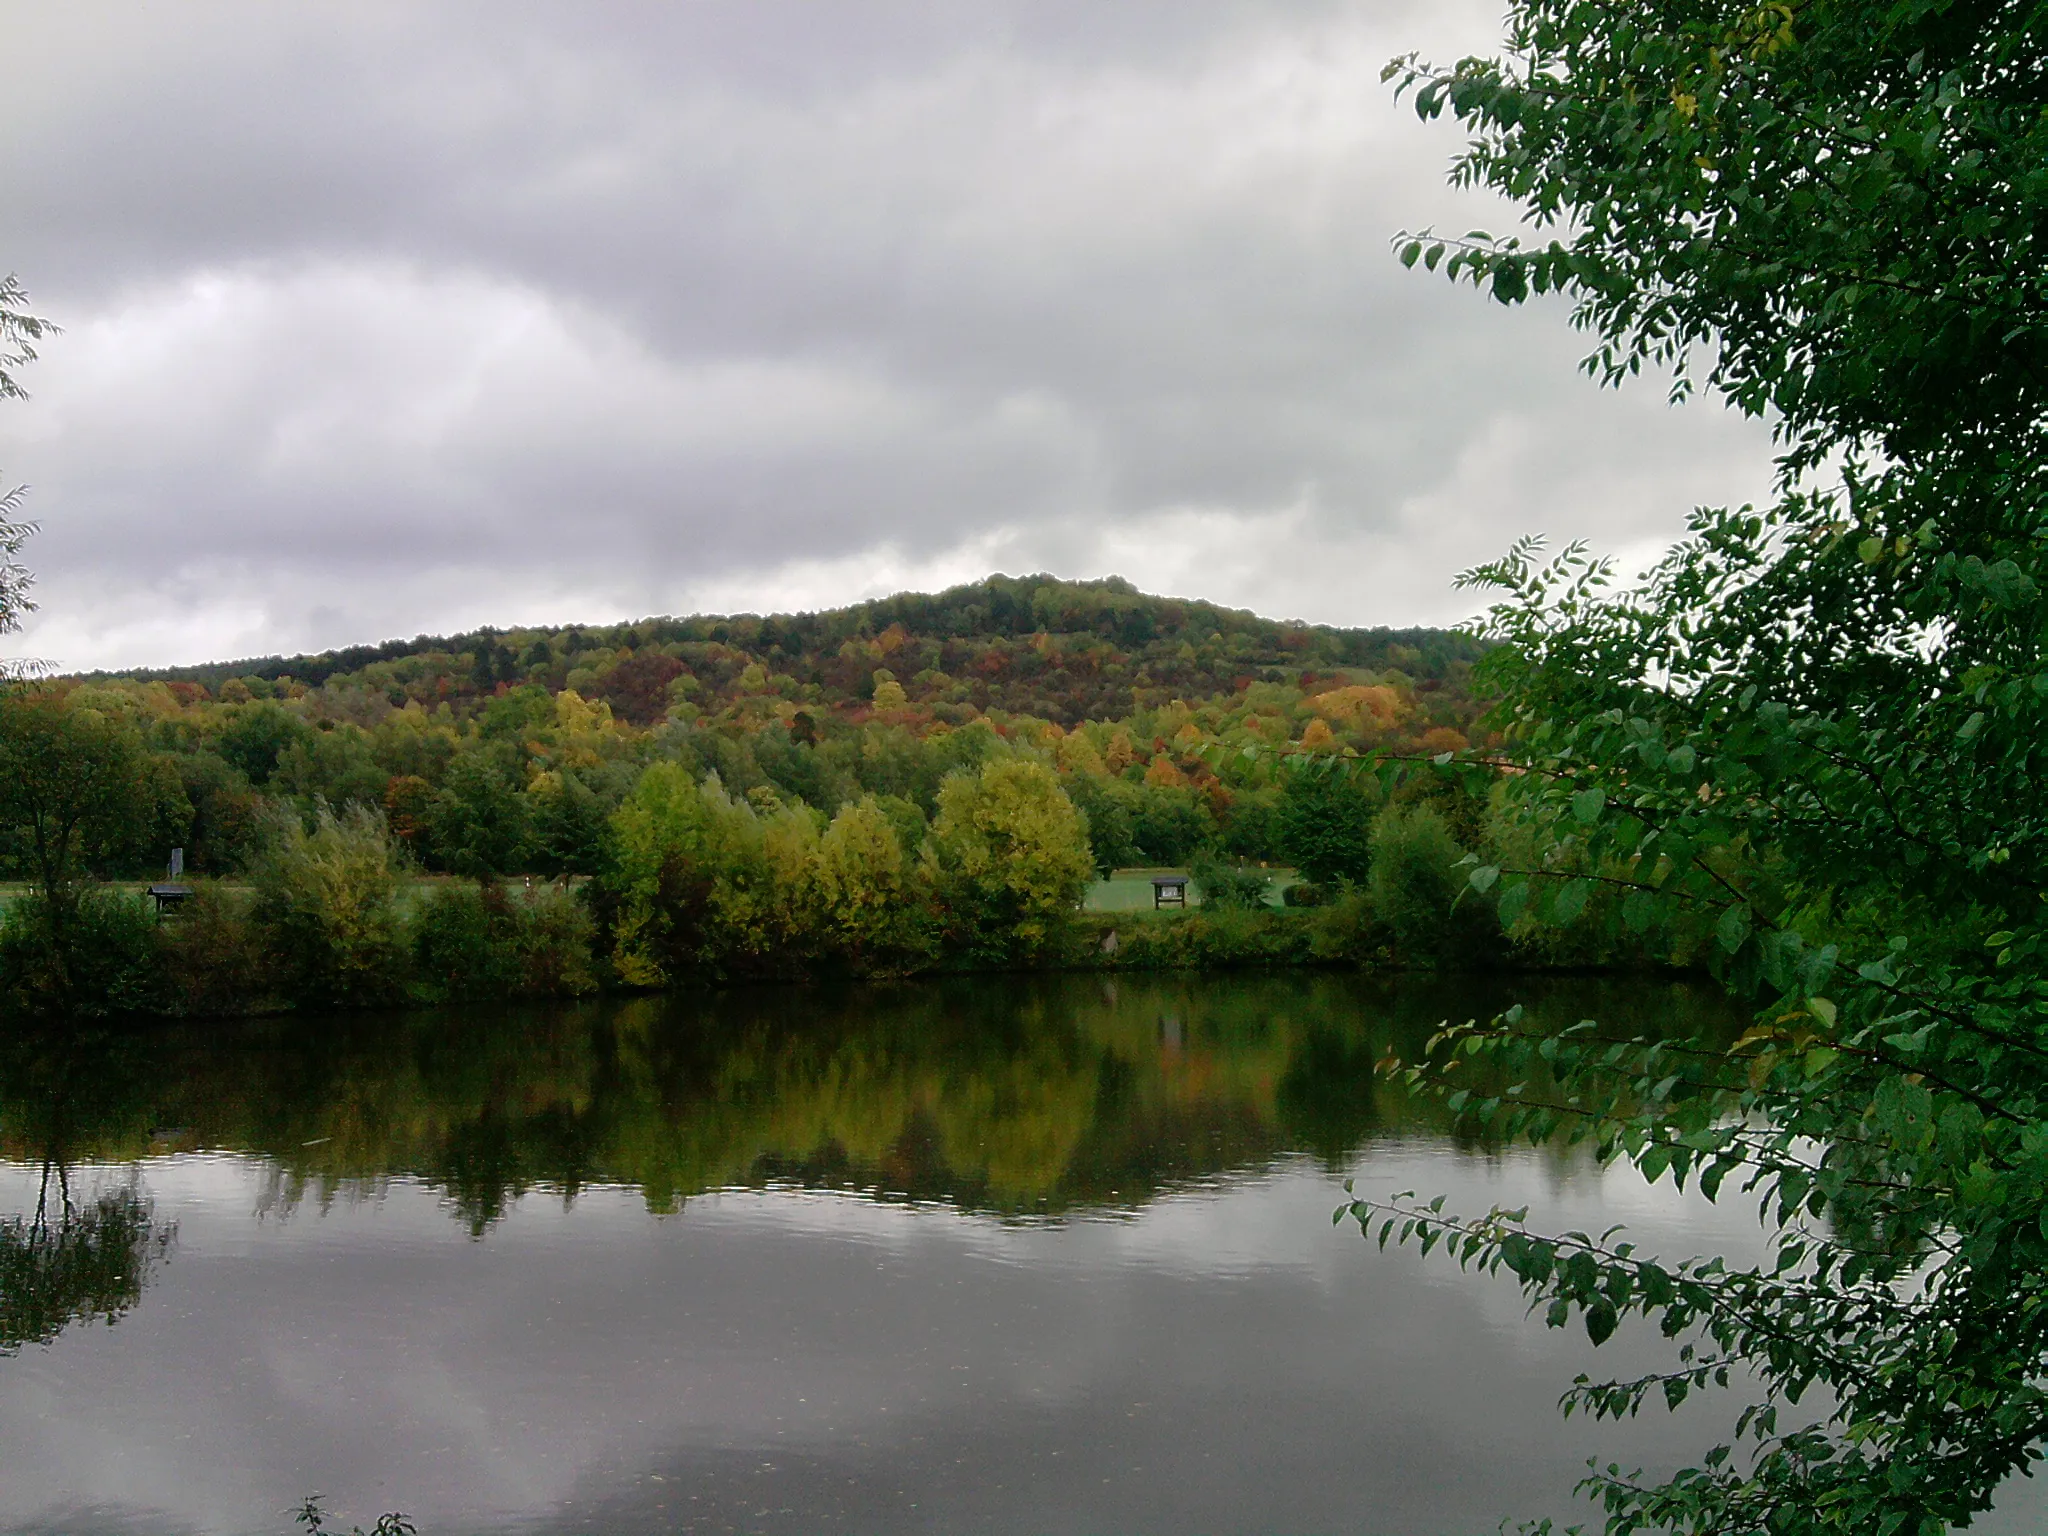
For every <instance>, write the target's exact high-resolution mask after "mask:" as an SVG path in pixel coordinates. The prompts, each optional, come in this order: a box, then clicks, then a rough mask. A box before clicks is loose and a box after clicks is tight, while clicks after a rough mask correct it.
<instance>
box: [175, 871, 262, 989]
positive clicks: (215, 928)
mask: <svg viewBox="0 0 2048 1536" xmlns="http://www.w3.org/2000/svg"><path fill="white" fill-rule="evenodd" d="M160 934H161V940H162V945H163V971H164V981H163V998H164V1005H165V1007H166V1008H167V1009H169V1011H170V1012H172V1013H176V1014H182V1015H183V1016H185V1017H186V1018H218V1017H222V1016H225V1015H230V1014H240V1013H257V1012H261V1011H264V1010H265V1009H268V1008H271V1007H274V1006H276V1004H277V1003H278V1001H279V999H278V998H277V996H276V989H275V985H274V982H273V977H272V971H271V967H270V966H269V965H268V963H267V960H266V954H265V945H264V941H263V935H262V933H261V932H260V931H259V930H258V928H257V925H256V924H255V922H254V921H252V918H251V914H250V909H249V903H248V902H247V901H245V900H237V899H236V897H235V896H234V894H233V893H232V892H229V891H226V890H224V889H222V888H221V887H220V886H219V885H218V884H216V883H215V882H213V881H211V880H198V881H194V882H193V885H192V895H191V897H190V898H189V899H188V900H187V901H186V902H185V903H184V904H183V905H182V906H181V907H179V908H178V910H177V913H176V915H175V916H172V917H171V918H169V919H167V920H166V921H165V922H164V924H163V925H162V928H161V930H160Z"/></svg>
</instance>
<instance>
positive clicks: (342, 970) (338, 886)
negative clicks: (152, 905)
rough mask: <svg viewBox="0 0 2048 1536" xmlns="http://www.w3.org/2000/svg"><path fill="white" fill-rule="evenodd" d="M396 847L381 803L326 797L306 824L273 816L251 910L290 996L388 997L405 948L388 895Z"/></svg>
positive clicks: (349, 1000)
mask: <svg viewBox="0 0 2048 1536" xmlns="http://www.w3.org/2000/svg"><path fill="white" fill-rule="evenodd" d="M398 872H399V855H398V851H397V849H396V847H395V846H394V845H393V843H392V841H391V838H390V835H389V833H388V832H387V830H386V828H385V825H384V817H383V814H382V812H380V811H376V810H372V809H370V808H369V807H367V806H362V805H351V806H349V807H347V808H346V809H345V810H342V811H340V812H336V811H333V810H330V809H329V808H327V807H326V806H322V807H321V808H320V810H319V811H318V813H317V814H316V815H315V818H314V824H313V828H312V830H311V831H308V830H307V829H306V827H305V825H304V824H303V823H302V822H301V821H300V820H299V819H298V817H296V816H294V815H290V814H288V813H287V814H284V815H280V816H278V817H276V818H275V819H273V821H272V823H271V826H270V836H269V839H268V843H267V846H266V847H265V848H264V850H263V852H262V853H261V854H260V855H259V856H258V858H257V861H256V867H255V870H254V871H253V873H254V876H255V884H256V903H255V908H254V914H253V915H254V918H255V921H256V924H257V926H258V928H259V929H260V930H261V932H262V933H263V935H264V938H265V941H266V943H267V944H268V946H269V949H270V952H271V955H272V957H273V959H274V962H275V964H276V966H277V970H278V974H279V975H280V976H281V977H282V978H283V980H284V984H285V988H286V990H287V992H288V993H289V995H290V996H291V998H292V999H293V1000H294V1001H296V1002H306V1003H314V1004H327V1005H355V1004H365V1003H379V1002H389V1001H392V1000H393V999H395V998H396V997H397V996H398V995H399V993H400V990H401V981H402V977H403V974H404V970H403V967H404V959H405V949H404V943H403V940H402V938H401V935H400V933H399V926H398V917H397V912H396V910H395V908H394V905H393V900H392V898H393V896H394V894H395V893H396V889H397V883H398Z"/></svg>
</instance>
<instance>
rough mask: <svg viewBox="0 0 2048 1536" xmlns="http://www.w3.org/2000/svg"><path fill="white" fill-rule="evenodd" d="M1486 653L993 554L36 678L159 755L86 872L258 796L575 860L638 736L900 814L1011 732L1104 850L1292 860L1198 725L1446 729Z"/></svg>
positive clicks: (111, 867)
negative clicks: (713, 594)
mask: <svg viewBox="0 0 2048 1536" xmlns="http://www.w3.org/2000/svg"><path fill="white" fill-rule="evenodd" d="M1479 651H1480V648H1479V646H1478V645H1477V644H1476V642H1474V641H1472V640H1471V639H1469V638H1467V637H1464V636H1461V635H1458V634H1455V633H1452V632H1448V631H1442V630H1402V631H1393V630H1384V629H1375V630H1343V629H1331V628H1324V627H1314V626H1307V625H1297V624H1281V623H1275V622H1272V621H1269V620H1265V619H1260V618H1257V617H1255V616H1254V615H1251V614H1248V613H1243V612H1238V611H1233V610H1230V609H1225V608H1219V607H1216V606H1214V605H1212V604H1208V603H1199V602H1183V601H1178V600H1174V599H1167V598H1158V597H1151V596H1147V595H1145V594H1142V593H1139V592H1136V591H1134V590H1133V589H1132V588H1131V587H1130V586H1129V585H1128V584H1127V583H1125V582H1122V581H1118V580H1115V579H1111V580H1107V581H1098V582H1060V581H1056V580H1054V579H1052V578H1050V577H1027V578H1016V579H1013V578H1007V577H1000V576H998V577H991V578H990V579H989V580H987V581H984V582H981V583H977V584H974V585H971V586H964V587H957V588H954V589H952V590H951V591H947V592H943V593H940V594H937V595H936V596H926V595H920V594H903V595H900V596H897V597H892V598H887V599H883V600H881V601H877V602H871V603H863V604H860V605H857V606H855V607H851V608H845V609H838V610H834V611H831V612H826V613H817V614H800V615H795V616H777V617H769V618H755V617H751V616H745V617H707V618H689V619H647V620H642V621H640V622H638V623H634V624H620V625H614V626H611V627H608V628H600V627H594V626H570V627H565V628H560V629H547V630H543V629H518V630H506V631H497V630H481V631H478V632H476V633H473V634H469V635H461V636H455V637H452V638H445V639H444V638H435V637H421V638H419V639H416V640H412V641H403V642H401V641H393V642H390V643H387V644H385V645H382V646H377V647H357V648H354V649H351V650H345V651H338V652H329V653H325V654H322V655H318V656H301V657H293V658H288V659H278V658H273V659H270V660H266V661H257V662H234V663H223V664H219V665H211V666H201V667H189V668H175V669H166V670H158V671H147V672H138V673H133V674H124V675H120V676H111V675H107V674H97V675H94V676H91V677H81V678H70V679H61V680H58V681H57V682H56V683H55V685H54V691H55V692H57V693H59V694H61V695H62V697H63V698H64V699H65V700H66V701H67V703H68V705H69V707H72V708H76V709H88V710H91V711H94V712H97V713H99V714H102V715H105V716H109V717H112V718H115V719H117V720H118V721H119V722H121V723H122V724H123V725H124V726H125V727H127V728H129V729H132V731H133V732H134V734H135V736H136V738H137V740H138V742H139V744H140V745H141V746H142V748H143V749H144V750H145V751H146V753H147V754H148V755H149V758H150V761H151V765H152V772H153V784H154V794H153V803H154V809H153V811H152V812H151V813H150V814H149V815H148V816H146V817H145V818H144V819H143V820H141V821H140V822H139V823H137V824H135V825H134V826H133V827H132V829H131V832H132V835H130V836H128V837H125V838H112V839H108V840H106V841H105V842H104V844H103V846H101V847H100V848H99V849H98V850H97V860H98V865H99V867H100V869H101V871H102V872H103V873H108V874H115V873H126V874H136V873H146V872H148V870H150V869H151V868H154V867H158V866H160V865H161V863H162V860H163V858H164V855H165V853H166V851H167V850H168V849H169V848H170V847H172V846H174V845H176V846H181V847H184V848H185V849H186V856H187V865H188V868H190V869H192V870H193V871H195V872H199V873H212V874H228V873H232V872H235V871H237V870H239V869H241V868H242V867H243V866H245V865H246V864H247V862H248V861H249V859H250V858H251V857H252V856H253V854H254V852H255V850H256V848H257V847H258V845H259V844H260V843H261V841H262V839H263V836H264V833H263V817H264V814H265V809H266V807H268V806H273V805H276V804H279V803H290V804H292V805H294V806H296V807H297V808H298V809H299V810H300V811H301V812H303V813H305V814H307V815H311V813H312V812H313V810H314V808H315V807H316V806H318V805H320V804H323V803H324V804H326V805H329V806H332V807H335V808H339V807H342V806H344V805H347V804H349V803H358V804H362V805H367V806H374V807H377V808H378V809H380V810H381V811H382V812H383V813H384V814H385V815H386V817H387V818H388V820H389V823H390V826H391V828H392V830H393V832H394V833H395V834H396V835H397V836H398V837H399V838H400V839H401V840H402V841H403V842H404V843H405V845H406V846H407V848H408V849H409V850H410V852H411V854H412V856H413V857H414V859H415V861H416V862H417V863H418V864H419V865H420V866H421V867H423V868H425V869H427V870H430V871H445V872H451V873H459V874H469V875H487V874H547V875H556V874H563V873H571V874H578V873H580V874H589V873H595V872H596V870H597V867H598V864H599V862H600V861H601V860H602V858H603V841H604V829H605V824H606V819H607V818H608V817H609V816H610V815H611V814H612V813H613V812H614V811H615V810H616V809H617V808H618V807H619V805H620V804H621V803H622V801H623V800H624V799H625V797H626V795H627V794H628V793H629V791H630V790H631V789H632V787H633V786H634V784H635V783H636V782H637V781H638V779H639V778H640V776H641V774H642V773H643V772H644V771H645V769H646V768H647V767H648V766H649V765H650V764H652V763H655V762H659V761H664V760H671V761H677V762H680V763H682V764H683V765H684V766H685V767H686V768H687V769H688V770H689V771H690V772H691V773H692V774H693V775H694V776H697V777H702V776H703V775H705V774H707V773H716V774H717V775H718V778H719V781H720V783H721V784H722V785H723V786H724V788H725V789H726V790H727V791H728V792H730V793H732V794H735V795H742V796H744V795H748V794H753V795H754V796H755V797H756V798H757V799H758V798H760V796H761V795H763V794H772V795H776V796H780V797H782V798H784V799H788V800H794V801H801V802H802V803H803V804H805V805H806V806H809V807H811V808H812V809H814V810H816V811H818V812H821V813H824V814H825V815H828V816H829V815H831V814H833V813H834V812H836V811H837V810H838V809H839V808H840V807H841V806H843V805H846V804H848V803H850V802H853V801H856V800H859V799H861V798H862V797H864V796H876V797H880V799H881V802H882V804H883V805H884V806H885V808H887V809H889V810H890V811H891V813H892V814H893V815H894V816H895V817H896V818H897V820H898V821H899V823H902V824H904V827H905V830H910V824H911V823H915V822H916V821H918V820H919V819H929V818H930V817H931V816H933V815H934V814H936V811H937V796H938V792H939V788H940V785H941V784H942V783H943V781H944V780H945V778H946V777H947V776H948V775H949V774H951V773H954V772H956V771H958V770H960V769H962V768H971V767H974V766H977V765H978V764H980V763H981V762H983V761H984V760H985V759H987V758H988V757H989V756H990V755H991V754H992V753H994V752H998V751H1015V750H1025V751H1029V752H1032V753H1036V754H1039V755H1043V756H1044V757H1045V758H1046V759H1047V760H1048V761H1049V762H1050V763H1052V764H1053V765H1054V766H1055V767H1056V768H1057V769H1058V770H1059V772H1060V773H1061V775H1062V777H1063V779H1064V780H1065V781H1066V782H1067V783H1068V785H1069V789H1070V792H1071V793H1072V795H1073V798H1074V799H1075V800H1076V801H1077V802H1078V803H1081V804H1082V806H1083V809H1084V810H1086V811H1087V812H1088V813H1089V816H1090V821H1091V825H1092V829H1093V835H1094V841H1095V845H1096V846H1095V855H1096V862H1097V863H1098V864H1099V865H1100V866H1102V867H1104V868H1109V867H1114V866H1118V865H1137V864H1178V863H1183V862H1185V861H1187V860H1188V859H1191V858H1193V857H1195V856H1196V855H1197V854H1198V853H1199V852H1201V851H1202V850H1203V849H1204V848H1208V847H1211V846H1214V847H1216V848H1218V849H1219V850H1221V851H1223V852H1226V853H1229V854H1232V855H1235V856H1237V857H1239V858H1244V859H1253V860H1272V861H1281V862H1299V850H1297V849H1294V848H1292V847H1290V846H1289V845H1288V842H1287V839H1286V837H1285V836H1284V835H1283V832H1282V830H1281V828H1280V827H1279V824H1278V823H1277V822H1276V820H1275V816H1276V809H1277V807H1278V805H1279V800H1280V796H1281V793H1282V788H1283V786H1282V784H1281V781H1280V776H1279V775H1278V774H1277V772H1276V770H1275V767H1274V764H1273V761H1272V760H1271V758H1272V756H1273V755H1274V754H1267V756H1266V757H1265V758H1262V759H1258V760H1247V759H1246V758H1245V757H1244V755H1243V753H1242V751H1241V750H1238V751H1235V752H1231V751H1223V752H1219V751H1218V749H1219V748H1223V749H1242V748H1244V747H1246V746H1258V747H1264V748H1271V749H1275V752H1276V753H1280V752H1285V751H1287V750H1289V749H1294V748H1299V749H1301V750H1305V751H1309V752H1331V753H1334V752H1338V751H1341V750H1342V749H1344V748H1347V747H1349V748H1355V749H1359V750H1370V749H1387V748H1395V749H1412V750H1415V751H1418V752H1422V751H1426V752H1439V751H1444V750H1450V749H1456V748H1461V747H1464V746H1466V745H1467V744H1468V742H1469V740H1470V738H1471V736H1472V733H1473V732H1474V730H1475V726H1474V723H1473V722H1474V720H1475V718H1476V716H1477V714H1478V713H1479V706H1478V704H1477V703H1475V701H1474V699H1473V697H1472V693H1471V689H1470V674H1471V667H1472V664H1473V662H1474V660H1475V659H1476V658H1477V656H1478V655H1479ZM1219 764H1221V765H1222V766H1218V765H1219ZM911 841H912V842H915V841H916V839H915V836H914V835H913V836H912V837H911ZM12 851H13V852H15V853H17V854H18V853H19V852H20V850H19V848H16V849H14V850H12ZM1311 857H1313V856H1312V855H1311ZM16 872H18V873H27V871H26V870H17V871H16ZM1335 872H1336V871H1334V870H1332V871H1329V873H1335Z"/></svg>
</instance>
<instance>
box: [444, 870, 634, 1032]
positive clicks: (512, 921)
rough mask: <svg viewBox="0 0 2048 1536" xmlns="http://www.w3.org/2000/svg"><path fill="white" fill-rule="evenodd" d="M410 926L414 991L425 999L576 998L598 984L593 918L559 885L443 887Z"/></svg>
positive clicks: (491, 882)
mask: <svg viewBox="0 0 2048 1536" xmlns="http://www.w3.org/2000/svg"><path fill="white" fill-rule="evenodd" d="M409 926H410V929H411V948H412V953H413V964H414V976H415V980H414V983H413V989H414V992H415V995H417V996H419V997H420V998H421V999H422V1000H423V1001H431V1002H442V1001H449V1002H469V1001H482V1000H486V999H492V998H504V997H578V996H581V995H583V994H585V993H587V992H591V991H594V990H595V989H596V987H597V976H596V971H595V967H594V965H593V955H592V944H593V939H594V937H595V934H596V924H595V923H594V922H593V921H592V920H591V916H590V912H589V910H588V909H587V908H586V907H585V906H584V905H583V904H582V903H581V902H579V901H578V900H577V899H576V897H575V895H574V893H572V892H570V891H569V890H567V889H565V888H564V887H562V886H558V885H542V886H538V887H535V888H532V889H528V890H524V891H516V890H513V889H511V888H509V887H507V886H505V885H503V884H500V883H499V882H497V881H495V880H485V881H480V882H479V883H478V884H476V885H447V886H442V887H441V888H440V889H438V890H436V891H434V892H432V893H431V894H429V895H428V896H426V897H425V898H424V899H423V900H422V901H421V902H420V904H419V906H418V908H417V909H416V910H415V912H414V914H413V918H412V921H411V924H410V925H409Z"/></svg>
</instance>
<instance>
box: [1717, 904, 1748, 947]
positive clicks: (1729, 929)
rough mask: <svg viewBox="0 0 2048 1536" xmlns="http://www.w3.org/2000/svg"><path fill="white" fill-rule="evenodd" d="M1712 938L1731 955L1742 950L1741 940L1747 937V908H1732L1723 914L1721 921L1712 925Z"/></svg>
mask: <svg viewBox="0 0 2048 1536" xmlns="http://www.w3.org/2000/svg"><path fill="white" fill-rule="evenodd" d="M1714 937H1715V939H1716V940H1718V941H1719V943H1720V945H1721V947H1722V948H1723V949H1725V950H1727V951H1728V953H1730V954H1731V955H1732V954H1734V953H1735V951H1736V950H1738V949H1740V948H1742V943H1743V940H1745V939H1747V938H1748V937H1749V908H1747V907H1742V906H1734V907H1730V908H1728V910H1727V911H1725V912H1723V913H1722V914H1721V920H1720V921H1719V922H1717V923H1716V924H1714Z"/></svg>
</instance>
